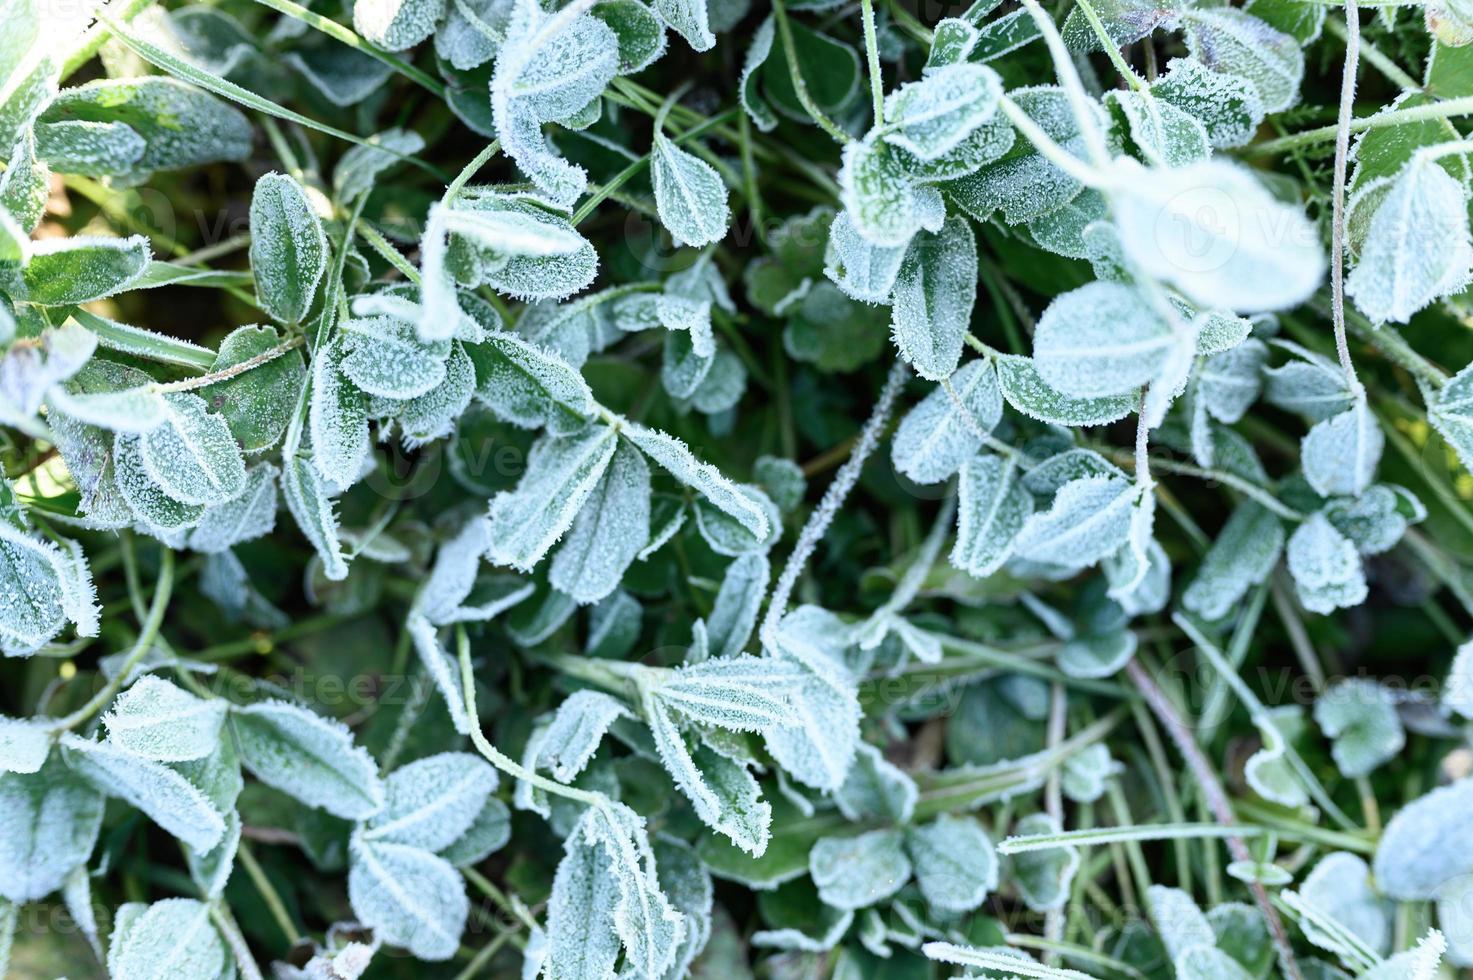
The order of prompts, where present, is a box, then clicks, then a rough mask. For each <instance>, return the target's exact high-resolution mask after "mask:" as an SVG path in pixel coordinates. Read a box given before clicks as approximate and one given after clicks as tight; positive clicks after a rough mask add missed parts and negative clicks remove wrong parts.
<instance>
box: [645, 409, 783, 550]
mask: <svg viewBox="0 0 1473 980" xmlns="http://www.w3.org/2000/svg"><path fill="white" fill-rule="evenodd" d="M620 433H621V434H622V435H623V436H624V438H626V439H628V440H629V441H630V442H632V443H634V444H635V445H636V446H638V447H639V448H640V450H642V451H643V452H644V453H645V455H647V456H649V457H650V458H651V459H653V460H654V461H655V462H656V463H659V464H660V466H662V467H663V468H664V469H665V471H666V472H668V473H669V474H670V475H671V476H673V477H675V479H676V480H678V481H680V482H681V483H683V484H685V485H686V486H688V487H690V488H691V489H693V490H695V491H696V492H697V493H699V494H700V495H701V498H702V499H703V500H705V501H706V502H708V503H709V504H710V505H711V506H712V507H714V508H715V509H716V510H718V511H720V512H721V513H723V514H725V515H727V516H728V517H730V518H731V519H732V520H733V521H735V522H736V523H738V524H740V525H741V526H742V527H743V528H745V529H746V530H747V532H748V533H750V534H751V535H752V536H753V537H755V538H756V539H757V540H758V541H759V542H765V541H766V540H767V539H768V537H769V535H770V534H771V533H772V531H773V530H774V527H773V523H772V521H771V520H770V519H769V516H768V513H767V509H766V508H765V507H764V506H763V505H762V504H761V503H758V502H756V501H755V500H754V499H753V494H756V493H760V491H756V490H753V491H751V492H744V491H743V489H742V488H741V487H740V486H738V485H737V484H735V483H732V482H731V481H730V480H728V479H727V478H726V477H725V476H723V475H722V474H721V471H720V470H718V469H717V468H716V467H714V466H712V465H711V464H710V463H702V462H701V461H699V460H698V459H696V458H695V456H693V455H692V454H691V451H690V450H689V449H688V448H687V447H686V445H685V443H683V442H681V441H680V440H679V439H677V438H675V437H674V436H672V435H668V434H666V433H664V432H660V431H658V430H656V429H649V428H646V427H645V426H642V425H639V424H638V423H635V422H628V423H625V424H624V425H623V426H622V427H621V428H620Z"/></svg>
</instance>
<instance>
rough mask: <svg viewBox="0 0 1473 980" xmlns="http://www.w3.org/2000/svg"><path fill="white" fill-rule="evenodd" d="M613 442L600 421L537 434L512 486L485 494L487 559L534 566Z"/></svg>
mask: <svg viewBox="0 0 1473 980" xmlns="http://www.w3.org/2000/svg"><path fill="white" fill-rule="evenodd" d="M617 448H618V439H617V434H616V432H615V430H614V429H612V428H609V427H608V426H603V425H598V426H592V427H590V428H589V429H588V430H587V431H585V432H584V433H582V434H580V435H575V436H563V437H555V436H544V437H542V438H541V439H539V440H538V441H537V443H536V444H535V445H534V446H533V447H532V452H531V454H530V455H529V456H528V457H527V470H526V473H525V474H523V476H522V479H521V481H520V482H519V483H518V484H517V487H516V489H515V490H506V491H502V492H501V493H499V494H497V495H496V496H495V497H493V498H491V548H490V551H489V552H488V554H489V555H490V557H491V560H492V561H493V562H495V563H496V564H498V565H508V566H510V567H512V568H516V569H520V570H522V571H530V570H531V569H532V568H533V567H535V566H536V565H537V563H538V562H540V561H541V560H542V558H543V556H545V555H546V554H547V552H548V551H549V550H550V549H551V548H552V546H553V545H554V544H556V543H557V541H558V539H560V538H561V537H562V536H563V535H564V534H566V533H567V532H568V530H569V529H570V528H571V527H572V526H573V521H574V520H575V519H576V518H577V516H578V512H579V511H580V510H582V508H583V505H584V504H585V503H586V502H587V501H588V499H589V497H590V496H591V495H592V494H593V491H594V490H595V488H597V487H598V485H599V481H600V480H602V478H603V475H604V472H605V470H607V469H608V467H609V463H610V462H611V461H612V460H613V458H614V452H615V450H616V449H617Z"/></svg>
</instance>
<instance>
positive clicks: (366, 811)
mask: <svg viewBox="0 0 1473 980" xmlns="http://www.w3.org/2000/svg"><path fill="white" fill-rule="evenodd" d="M231 723H232V726H233V729H234V732H235V737H236V740H237V742H238V743H239V745H240V758H241V762H242V763H243V764H244V765H245V767H246V768H247V769H249V770H250V771H251V773H252V774H253V775H255V777H256V778H257V779H259V780H261V782H263V783H265V784H266V785H268V786H273V787H275V788H276V789H279V790H281V791H282V792H283V793H286V794H288V795H290V796H293V797H295V798H297V799H298V800H301V801H302V802H303V803H305V804H307V805H308V806H312V807H317V808H318V809H322V810H326V811H327V812H328V813H331V814H333V815H334V816H338V817H342V818H344V819H345V820H361V819H363V818H365V817H367V816H369V815H370V814H372V813H374V812H376V811H377V810H378V809H379V808H380V807H381V806H382V805H383V803H384V787H383V784H382V783H381V782H380V781H379V778H378V767H377V766H375V765H374V763H373V759H372V758H370V757H369V755H368V753H367V752H365V751H364V750H363V749H362V748H360V747H358V746H357V745H355V744H353V736H352V733H350V732H349V731H348V729H347V727H346V726H344V725H342V724H341V723H339V722H335V721H331V720H329V719H327V718H324V717H322V716H321V715H318V714H314V713H313V712H311V711H308V710H307V709H305V708H299V707H297V706H296V705H294V704H290V703H288V702H285V701H261V702H258V703H256V704H251V705H246V706H244V707H237V708H235V709H233V710H232V712H231Z"/></svg>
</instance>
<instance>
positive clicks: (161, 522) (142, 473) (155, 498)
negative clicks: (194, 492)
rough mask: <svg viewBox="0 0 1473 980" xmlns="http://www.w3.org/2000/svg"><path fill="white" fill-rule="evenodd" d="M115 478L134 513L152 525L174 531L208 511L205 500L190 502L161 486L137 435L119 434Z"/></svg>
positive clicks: (114, 454) (116, 447)
mask: <svg viewBox="0 0 1473 980" xmlns="http://www.w3.org/2000/svg"><path fill="white" fill-rule="evenodd" d="M113 464H114V474H113V475H114V479H115V480H116V482H117V487H118V492H119V494H120V495H121V496H122V498H123V500H124V501H126V503H127V505H128V508H129V510H131V511H132V512H133V514H134V516H136V517H137V519H138V520H139V521H141V522H143V523H144V524H145V525H147V526H148V527H149V528H152V529H155V530H158V531H174V530H178V529H179V528H184V527H192V526H194V524H195V522H196V521H198V520H199V519H200V517H202V516H203V515H204V512H205V507H204V505H202V504H186V503H183V502H181V501H178V500H175V499H174V498H172V497H170V496H169V495H168V494H166V493H164V491H163V490H162V489H160V487H159V485H158V483H157V482H155V481H154V479H153V477H152V475H150V474H149V472H148V471H147V470H146V469H145V468H144V465H143V450H142V447H141V446H140V445H139V439H138V437H137V436H122V435H119V436H118V437H117V438H116V439H115V440H114V442H113Z"/></svg>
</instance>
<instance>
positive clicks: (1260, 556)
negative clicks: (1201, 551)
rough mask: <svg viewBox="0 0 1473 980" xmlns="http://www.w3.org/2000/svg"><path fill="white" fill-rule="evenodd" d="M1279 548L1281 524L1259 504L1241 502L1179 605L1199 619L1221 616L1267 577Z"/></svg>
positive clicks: (1214, 618)
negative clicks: (1199, 617)
mask: <svg viewBox="0 0 1473 980" xmlns="http://www.w3.org/2000/svg"><path fill="white" fill-rule="evenodd" d="M1283 548H1284V525H1283V523H1282V522H1281V521H1280V520H1279V519H1278V517H1276V516H1275V515H1274V514H1273V513H1272V512H1271V511H1269V510H1268V509H1267V508H1265V507H1263V506H1262V505H1261V504H1257V503H1254V502H1253V501H1251V500H1248V501H1244V502H1243V503H1241V504H1239V505H1238V508H1237V509H1236V510H1235V511H1233V515H1232V516H1231V517H1229V518H1228V521H1227V523H1226V524H1224V525H1223V527H1222V532H1221V533H1220V534H1218V536H1217V539H1216V540H1215V541H1213V542H1212V547H1211V548H1209V549H1208V551H1207V554H1206V556H1205V557H1204V558H1203V559H1202V565H1201V567H1200V568H1199V569H1198V570H1197V577H1196V578H1195V579H1193V580H1192V584H1191V585H1189V586H1187V589H1186V591H1185V592H1184V593H1182V598H1181V602H1182V605H1183V606H1184V607H1186V608H1187V609H1189V610H1191V611H1192V612H1194V613H1196V614H1197V615H1199V616H1201V617H1202V618H1203V619H1206V620H1218V619H1222V618H1223V617H1224V616H1226V615H1227V614H1228V613H1229V612H1231V611H1232V610H1233V609H1236V608H1238V605H1239V603H1241V602H1242V600H1243V597H1244V596H1245V595H1247V594H1248V590H1249V589H1250V588H1251V587H1253V586H1254V585H1256V584H1258V583H1259V582H1262V581H1264V580H1265V579H1266V578H1267V577H1268V574H1269V572H1271V571H1272V570H1273V567H1274V565H1275V564H1277V563H1278V560H1279V555H1280V554H1281V553H1282V551H1283Z"/></svg>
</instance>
